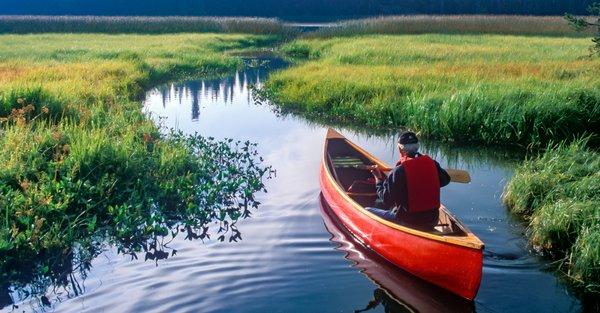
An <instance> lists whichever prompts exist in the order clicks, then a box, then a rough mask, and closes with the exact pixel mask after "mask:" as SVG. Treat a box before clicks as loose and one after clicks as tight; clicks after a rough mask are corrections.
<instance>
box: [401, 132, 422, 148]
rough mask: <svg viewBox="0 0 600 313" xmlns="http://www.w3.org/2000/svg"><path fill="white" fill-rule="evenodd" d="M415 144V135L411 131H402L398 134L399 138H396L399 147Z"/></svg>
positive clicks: (416, 139)
mask: <svg viewBox="0 0 600 313" xmlns="http://www.w3.org/2000/svg"><path fill="white" fill-rule="evenodd" d="M417 142H419V139H418V138H417V135H416V134H415V133H413V132H411V131H404V132H402V133H400V136H398V143H399V144H401V145H407V144H411V143H417Z"/></svg>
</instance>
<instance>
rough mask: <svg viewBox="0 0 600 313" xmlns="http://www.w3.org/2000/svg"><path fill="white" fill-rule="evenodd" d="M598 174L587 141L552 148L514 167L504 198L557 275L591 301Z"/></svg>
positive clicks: (599, 245)
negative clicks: (555, 263) (571, 283)
mask: <svg viewBox="0 0 600 313" xmlns="http://www.w3.org/2000/svg"><path fill="white" fill-rule="evenodd" d="M599 174H600V153H598V151H597V150H593V149H590V148H589V147H588V141H587V140H586V139H580V140H577V141H574V142H572V143H562V144H558V145H551V146H549V147H548V148H547V149H546V151H545V152H544V153H543V154H542V155H541V156H539V157H536V158H532V159H530V160H527V161H525V163H524V164H523V165H521V166H519V167H518V168H517V170H516V172H515V175H514V177H513V178H512V179H511V180H510V182H509V183H508V184H507V186H506V188H505V192H504V195H503V200H504V203H505V204H506V205H507V207H508V208H509V209H510V210H511V211H512V212H513V213H515V214H517V215H519V216H522V217H523V218H524V219H525V221H526V222H527V223H528V225H529V234H528V235H529V238H530V241H531V243H532V244H533V245H534V247H535V248H536V250H537V251H539V252H541V253H543V254H545V255H546V256H548V257H550V258H552V259H555V260H558V262H557V267H558V268H559V269H560V271H561V273H562V274H564V276H566V277H567V278H568V279H569V280H570V281H571V282H573V283H574V284H575V285H576V286H577V287H578V288H580V289H582V290H583V291H584V292H585V293H588V294H589V295H590V298H592V296H591V295H593V294H598V293H599V292H600V288H599V284H600V233H599V230H600V198H599V197H600V175H599ZM598 305H599V304H598V303H597V301H596V303H595V307H596V309H597V308H598Z"/></svg>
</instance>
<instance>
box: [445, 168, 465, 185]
mask: <svg viewBox="0 0 600 313" xmlns="http://www.w3.org/2000/svg"><path fill="white" fill-rule="evenodd" d="M446 172H448V175H450V180H451V181H453V182H455V183H462V184H468V183H470V182H471V175H469V172H467V171H463V170H455V169H447V170H446Z"/></svg>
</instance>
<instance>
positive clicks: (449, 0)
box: [0, 0, 594, 19]
mask: <svg viewBox="0 0 600 313" xmlns="http://www.w3.org/2000/svg"><path fill="white" fill-rule="evenodd" d="M592 2H594V0H103V1H98V0H0V15H1V14H26V15H28V14H35V15H158V16H160V15H218V16H263V17H280V18H284V19H295V18H298V19H306V18H311V17H312V18H315V19H336V18H348V17H360V16H372V15H392V14H518V15H563V14H565V13H571V14H586V8H587V7H588V6H589V5H590V4H592Z"/></svg>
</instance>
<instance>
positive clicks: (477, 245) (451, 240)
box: [321, 129, 484, 250]
mask: <svg viewBox="0 0 600 313" xmlns="http://www.w3.org/2000/svg"><path fill="white" fill-rule="evenodd" d="M331 139H343V140H345V142H346V143H348V144H349V145H350V146H352V147H353V148H355V149H356V150H358V151H359V152H360V153H362V154H363V155H364V156H366V157H367V158H369V159H370V160H371V161H373V162H374V163H375V164H377V165H378V166H380V167H381V168H382V169H385V170H391V168H390V167H389V166H388V165H387V164H385V163H383V162H382V161H381V160H379V159H377V158H376V157H375V156H373V155H372V154H370V153H369V152H367V151H365V150H364V149H362V148H361V147H359V146H357V145H356V144H354V143H353V142H351V141H350V140H348V139H346V138H345V137H344V136H342V135H341V134H339V133H338V132H336V131H335V130H333V129H329V131H328V132H327V138H326V141H325V146H324V153H323V158H322V161H321V162H322V164H321V165H322V167H323V168H324V170H325V173H326V177H327V179H328V180H329V181H330V183H331V185H332V186H333V187H334V188H335V190H336V192H337V193H338V194H340V195H341V196H342V198H343V199H344V200H345V201H347V202H348V203H349V204H351V206H352V207H353V208H354V209H356V210H357V211H359V212H360V213H362V214H364V215H366V216H367V217H368V218H370V219H372V220H375V221H377V222H378V223H380V224H383V225H385V226H387V227H390V228H393V229H395V230H398V231H401V232H404V233H407V234H411V235H414V236H418V237H421V238H425V239H429V240H435V241H439V242H444V243H448V244H452V245H457V246H463V247H467V248H471V249H477V250H483V249H484V244H483V242H482V241H481V240H480V239H479V238H478V237H477V236H475V234H474V233H473V232H471V230H469V228H468V227H466V226H465V225H464V224H463V223H462V222H461V221H460V220H459V219H457V218H456V217H455V216H454V215H453V214H451V213H450V212H449V211H448V209H447V208H446V207H445V206H444V205H442V206H441V207H440V210H443V212H444V213H445V214H447V215H448V216H449V217H450V218H452V219H453V221H454V222H456V223H457V224H458V225H459V227H461V228H462V230H463V231H464V232H465V233H466V236H444V235H436V234H432V233H428V232H424V231H420V230H416V229H414V228H410V227H406V226H403V225H400V224H397V223H393V222H390V221H388V220H385V219H383V218H381V217H379V216H377V215H375V214H373V213H371V212H370V211H368V210H367V209H365V208H364V207H362V206H361V205H360V204H358V203H357V202H356V201H355V200H354V199H352V198H351V197H350V196H348V194H347V193H346V192H345V191H344V190H343V189H342V188H341V186H340V184H339V183H338V181H337V180H335V178H334V177H333V174H332V173H331V170H330V168H329V166H328V165H327V155H328V144H329V141H330V140H331Z"/></svg>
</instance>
